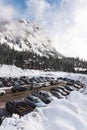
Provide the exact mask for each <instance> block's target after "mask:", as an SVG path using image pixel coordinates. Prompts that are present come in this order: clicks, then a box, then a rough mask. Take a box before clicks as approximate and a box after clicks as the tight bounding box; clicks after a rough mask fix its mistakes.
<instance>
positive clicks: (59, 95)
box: [50, 89, 65, 99]
mask: <svg viewBox="0 0 87 130" xmlns="http://www.w3.org/2000/svg"><path fill="white" fill-rule="evenodd" d="M50 92H51V93H52V95H54V96H55V97H57V98H58V99H63V98H65V96H63V95H62V94H61V93H59V92H57V91H55V90H53V89H51V90H50Z"/></svg>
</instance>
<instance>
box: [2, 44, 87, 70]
mask: <svg viewBox="0 0 87 130" xmlns="http://www.w3.org/2000/svg"><path fill="white" fill-rule="evenodd" d="M0 64H1V65H2V64H7V65H13V64H14V65H16V66H18V67H21V68H23V69H25V68H27V69H42V70H47V69H50V70H54V71H58V70H60V71H65V72H75V69H74V66H75V65H76V66H79V67H86V66H87V62H86V61H83V60H80V59H79V58H66V57H63V58H61V59H60V58H58V57H52V56H49V58H46V57H44V56H42V57H40V56H39V55H37V54H35V53H32V52H29V51H16V50H14V48H12V49H11V48H10V47H9V46H8V45H7V44H0Z"/></svg>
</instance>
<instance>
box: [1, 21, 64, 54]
mask: <svg viewBox="0 0 87 130" xmlns="http://www.w3.org/2000/svg"><path fill="white" fill-rule="evenodd" d="M0 43H1V44H7V45H9V47H10V48H14V49H15V50H17V51H26V50H28V51H30V52H32V53H36V54H38V55H40V56H48V55H51V56H55V55H58V56H59V57H62V55H61V54H60V53H58V52H57V51H56V49H55V48H54V47H53V46H52V43H51V41H50V40H49V38H48V37H47V36H46V34H45V32H44V31H43V30H42V29H41V28H40V27H39V26H38V25H37V24H35V23H31V22H30V21H27V20H24V19H22V20H0Z"/></svg>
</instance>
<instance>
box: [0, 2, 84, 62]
mask: <svg viewBox="0 0 87 130" xmlns="http://www.w3.org/2000/svg"><path fill="white" fill-rule="evenodd" d="M0 18H6V19H13V18H26V19H29V20H30V21H36V22H37V23H39V24H40V26H42V27H43V28H44V29H45V31H46V32H47V33H48V36H49V37H50V38H51V40H52V41H53V44H54V46H55V48H56V49H57V50H58V51H59V52H61V53H62V54H63V55H65V56H72V57H77V56H79V57H80V58H83V59H86V60H87V0H0Z"/></svg>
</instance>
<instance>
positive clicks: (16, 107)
mask: <svg viewBox="0 0 87 130" xmlns="http://www.w3.org/2000/svg"><path fill="white" fill-rule="evenodd" d="M6 110H7V111H8V112H9V113H10V114H13V113H15V114H18V115H20V116H22V115H25V114H27V113H29V112H31V111H32V110H33V108H32V107H31V106H29V105H28V104H27V103H26V102H25V101H23V100H13V101H9V102H7V103H6Z"/></svg>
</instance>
